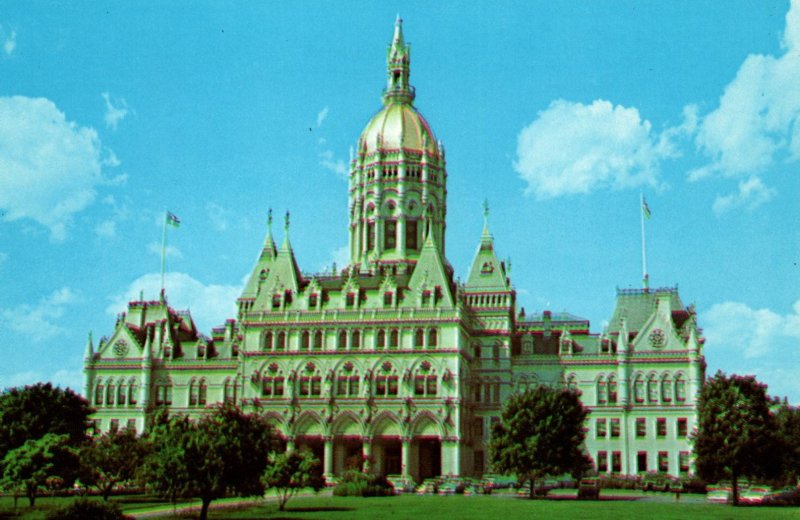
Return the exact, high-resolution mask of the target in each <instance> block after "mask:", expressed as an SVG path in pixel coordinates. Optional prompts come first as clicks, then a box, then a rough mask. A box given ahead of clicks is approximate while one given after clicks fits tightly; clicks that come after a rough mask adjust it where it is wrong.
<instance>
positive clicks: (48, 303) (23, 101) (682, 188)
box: [0, 1, 800, 404]
mask: <svg viewBox="0 0 800 520" xmlns="http://www.w3.org/2000/svg"><path fill="white" fill-rule="evenodd" d="M397 12H400V13H401V15H402V17H403V19H404V21H405V23H404V28H405V36H406V40H407V41H409V42H411V45H412V63H411V83H412V84H413V85H415V86H416V89H417V100H416V105H417V107H418V108H419V109H420V110H421V111H422V113H423V114H424V115H425V116H426V118H427V119H428V121H429V122H430V124H431V125H432V127H433V129H434V131H435V133H436V136H437V138H438V139H440V140H441V141H442V142H443V143H444V144H445V147H446V149H447V161H448V174H449V177H448V190H449V194H448V202H449V204H448V210H449V213H448V219H447V224H448V228H447V256H448V258H449V259H450V261H451V263H452V264H453V266H454V267H455V269H456V272H457V273H458V274H459V275H460V276H461V277H465V276H466V274H467V270H468V267H469V264H470V261H471V258H472V255H473V253H474V251H475V248H476V246H477V243H478V239H479V236H480V232H481V228H482V208H481V204H482V201H483V200H484V198H487V199H488V200H489V204H490V206H491V216H490V226H491V229H492V232H493V234H494V236H495V241H496V247H497V250H498V252H499V254H500V255H501V256H503V257H507V258H510V259H511V262H512V281H513V283H514V285H515V286H516V288H517V291H518V295H519V302H520V304H521V305H522V306H524V307H525V308H526V310H527V311H528V312H532V311H535V310H543V309H551V310H554V311H563V310H568V311H569V312H572V313H574V314H577V315H580V316H584V317H586V318H589V319H591V321H592V329H593V330H594V331H595V332H599V331H600V330H602V328H603V326H604V324H605V322H606V320H608V319H609V318H610V316H611V313H612V310H613V305H614V299H615V291H616V288H617V287H621V288H627V287H638V286H640V284H641V243H640V230H639V216H640V214H639V194H640V192H642V191H643V192H644V194H645V197H646V198H647V200H648V204H649V206H650V208H651V209H652V213H653V215H652V219H651V220H649V221H648V223H647V247H648V267H649V272H650V277H651V285H652V286H674V285H676V284H677V285H678V287H679V289H680V293H681V296H682V298H683V300H684V302H685V303H687V304H689V303H694V304H695V305H696V308H697V310H698V313H699V322H700V325H701V326H702V327H703V328H704V330H705V336H706V338H707V342H706V347H705V354H706V357H707V361H708V365H709V371H710V372H711V373H713V372H714V371H716V370H717V369H722V370H725V371H727V372H736V373H755V374H756V375H757V376H758V378H759V379H760V380H762V381H764V382H766V383H767V384H768V385H769V390H770V393H772V394H775V395H780V396H788V397H789V399H790V401H792V402H793V403H795V404H797V403H800V378H798V377H797V374H798V373H800V291H799V289H800V268H798V261H800V258H799V257H800V232H798V230H797V224H798V222H799V221H800V209H798V208H800V205H798V203H797V199H798V195H799V194H800V184H798V176H797V175H798V174H797V172H796V171H795V170H796V169H797V168H798V161H797V159H798V158H800V89H798V88H797V85H798V84H800V2H793V3H791V4H790V2H787V1H733V2H726V3H723V2H697V1H691V2H690V1H684V2H610V1H608V2H604V1H595V2H500V3H489V2H481V3H479V2H468V3H467V2H465V3H452V2H437V3H430V2H419V3H410V4H409V3H405V2H404V3H402V4H401V3H398V2H380V3H378V2H365V3H350V4H344V5H343V4H342V3H339V2H336V3H334V2H329V3H320V2H314V3H311V2H307V3H295V2H283V3H280V4H277V3H275V4H274V5H273V4H267V3H265V2H246V3H243V4H241V5H236V6H234V5H233V4H227V3H222V2H200V3H194V2H174V3H171V7H169V8H164V7H163V6H162V4H160V3H155V4H150V5H148V6H146V7H141V6H137V7H136V8H134V7H132V6H131V5H129V4H128V3H123V2H118V3H117V2H96V3H92V4H79V5H78V6H75V5H72V4H70V3H53V2H31V3H28V2H18V3H15V4H14V5H11V6H7V8H6V9H4V10H3V12H2V13H0V345H2V347H1V348H2V352H3V363H2V364H1V365H0V386H3V387H6V386H12V385H17V384H24V383H30V382H33V381H37V380H44V379H48V380H53V381H55V382H57V383H59V384H62V385H71V386H73V387H77V388H82V375H81V367H82V357H83V352H84V345H85V341H86V336H87V334H88V332H89V331H93V333H94V336H95V338H98V337H100V336H102V335H105V334H110V333H111V331H112V328H113V325H114V320H115V315H116V313H117V312H120V311H121V310H123V309H124V306H125V303H126V302H127V301H128V299H130V298H133V297H136V296H138V294H139V292H140V291H144V294H145V296H146V297H148V298H154V297H155V296H156V294H157V290H158V286H159V269H160V259H159V249H160V241H161V222H162V215H163V211H164V210H165V209H169V210H170V211H172V212H173V213H175V214H176V215H178V216H179V217H180V218H181V220H182V225H181V227H180V228H179V229H177V230H170V234H169V248H168V258H167V271H168V273H167V291H168V298H169V301H170V303H171V304H173V305H174V306H177V307H180V308H186V307H188V308H189V309H190V310H191V311H192V314H193V316H194V317H195V319H196V321H197V323H198V325H199V327H200V328H201V330H203V331H205V332H207V333H208V332H210V329H211V327H212V326H215V325H217V324H219V323H221V322H222V321H223V320H224V319H225V318H227V317H231V316H232V315H233V313H234V301H235V298H236V297H237V295H238V293H239V291H240V290H241V287H242V283H243V279H244V278H245V277H246V276H247V274H248V273H249V270H250V269H251V268H252V266H253V264H254V262H255V260H256V257H257V255H258V253H259V251H260V247H261V244H262V242H263V238H264V234H265V228H266V213H267V209H268V208H270V207H272V208H274V210H275V212H276V214H282V213H283V212H284V211H285V210H287V209H289V210H290V211H291V213H292V219H291V220H292V224H291V237H292V244H293V246H294V249H295V253H296V256H297V259H298V262H299V263H300V266H301V268H302V269H303V270H304V271H319V270H321V269H326V268H329V266H330V265H331V263H332V262H334V261H336V262H337V263H338V264H339V265H342V264H343V257H344V248H345V247H346V244H347V229H346V218H347V213H346V211H347V210H346V205H347V202H346V200H347V198H346V192H347V183H346V178H345V165H346V163H347V159H348V154H349V149H350V147H352V146H354V145H355V143H356V141H357V139H358V136H359V134H360V132H361V130H362V129H363V127H364V125H365V124H366V123H367V121H368V120H369V118H370V117H371V116H372V115H373V114H374V113H375V111H377V110H378V109H379V108H380V92H381V89H382V88H383V86H384V70H385V69H384V67H385V49H386V45H387V44H388V43H389V40H390V38H391V34H392V25H393V22H394V18H395V15H396V13H397ZM274 228H275V229H274V233H275V235H276V238H277V239H278V240H281V239H282V235H283V230H282V226H281V225H280V219H278V223H277V224H276V225H275V226H274Z"/></svg>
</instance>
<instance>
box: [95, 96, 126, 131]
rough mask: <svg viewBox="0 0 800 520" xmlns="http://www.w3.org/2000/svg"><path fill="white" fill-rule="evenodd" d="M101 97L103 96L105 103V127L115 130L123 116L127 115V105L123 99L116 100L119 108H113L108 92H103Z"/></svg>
mask: <svg viewBox="0 0 800 520" xmlns="http://www.w3.org/2000/svg"><path fill="white" fill-rule="evenodd" d="M101 96H103V99H104V100H105V102H106V113H105V116H104V118H105V121H106V126H107V127H108V128H111V129H112V130H116V129H117V125H118V124H119V123H120V121H122V120H123V119H125V116H127V115H128V103H126V102H125V99H118V100H116V102H117V103H119V106H114V105H113V104H112V103H111V96H110V95H109V93H108V92H103V93H102V94H101Z"/></svg>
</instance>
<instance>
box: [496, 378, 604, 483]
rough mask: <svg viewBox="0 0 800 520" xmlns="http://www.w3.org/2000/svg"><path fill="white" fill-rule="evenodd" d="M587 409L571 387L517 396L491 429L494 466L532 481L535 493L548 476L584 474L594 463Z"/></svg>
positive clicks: (527, 392)
mask: <svg viewBox="0 0 800 520" xmlns="http://www.w3.org/2000/svg"><path fill="white" fill-rule="evenodd" d="M588 414H589V412H588V410H586V409H585V408H584V407H583V405H581V402H580V399H579V398H578V394H577V393H576V392H575V391H572V390H555V389H552V388H548V387H545V386H539V387H536V388H533V389H528V390H527V391H526V392H524V393H521V394H517V395H514V396H512V397H511V399H509V400H508V402H507V403H506V405H505V407H504V409H503V413H502V416H501V420H500V422H498V423H497V424H495V426H494V428H493V430H492V439H491V442H490V444H489V454H490V458H491V461H492V465H493V467H494V470H495V471H497V472H500V473H516V475H517V478H518V479H519V480H520V481H521V482H524V481H529V482H530V489H531V490H530V497H531V498H533V495H534V488H535V484H536V481H537V480H539V479H541V478H543V477H544V476H545V475H560V474H563V473H573V474H579V473H582V472H583V471H584V470H585V469H587V467H588V464H589V460H588V458H587V456H586V455H584V453H583V451H582V446H583V441H584V438H585V433H584V428H583V423H584V421H585V420H586V417H587V415H588Z"/></svg>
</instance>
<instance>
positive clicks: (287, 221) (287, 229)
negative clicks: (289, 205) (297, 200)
mask: <svg viewBox="0 0 800 520" xmlns="http://www.w3.org/2000/svg"><path fill="white" fill-rule="evenodd" d="M283 227H284V229H285V230H286V231H287V232H288V231H289V210H288V209H287V210H286V222H285V223H284V225H283Z"/></svg>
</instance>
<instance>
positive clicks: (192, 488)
mask: <svg viewBox="0 0 800 520" xmlns="http://www.w3.org/2000/svg"><path fill="white" fill-rule="evenodd" d="M273 439H274V436H273V433H272V427H271V426H270V425H269V423H267V421H266V419H265V418H264V417H263V416H261V415H255V414H253V415H251V414H244V413H242V412H241V411H240V410H239V409H238V408H237V407H235V406H234V405H231V404H224V405H221V406H218V407H217V408H216V409H215V410H214V411H213V412H211V413H209V414H208V415H206V416H204V417H202V418H201V419H199V420H197V421H194V422H193V421H190V420H189V419H188V418H187V417H185V416H174V417H171V418H169V419H167V420H165V421H161V422H160V424H157V425H156V426H155V427H154V428H153V430H152V431H151V432H150V434H149V441H150V442H151V444H152V446H153V449H152V452H151V453H150V455H149V456H148V457H147V461H146V463H145V466H144V471H143V473H142V478H143V479H144V481H145V482H147V483H149V484H151V485H152V486H153V488H154V489H155V491H156V492H158V493H160V494H161V495H162V496H166V497H169V498H170V499H172V500H174V499H176V498H177V497H191V498H200V500H201V501H202V508H201V510H200V518H201V519H202V520H205V519H206V517H207V515H208V507H209V505H210V504H211V502H212V501H213V500H216V499H218V498H222V497H224V496H226V495H237V496H252V495H260V494H261V493H263V492H264V486H263V485H262V483H261V480H260V477H261V475H262V474H263V472H264V468H265V467H266V465H267V460H268V456H269V453H270V452H271V451H272V447H273Z"/></svg>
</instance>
